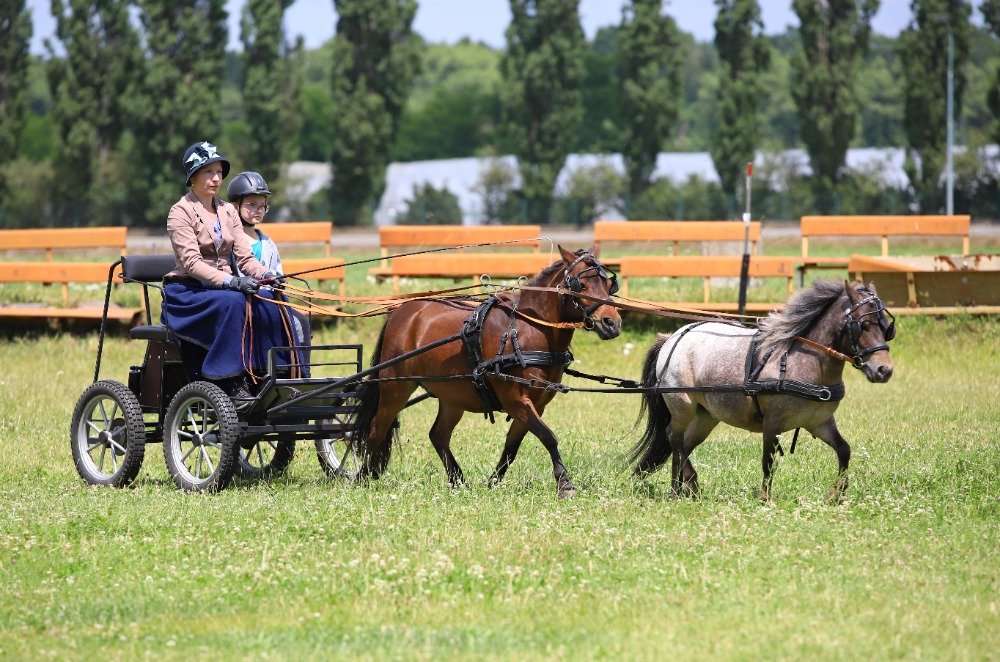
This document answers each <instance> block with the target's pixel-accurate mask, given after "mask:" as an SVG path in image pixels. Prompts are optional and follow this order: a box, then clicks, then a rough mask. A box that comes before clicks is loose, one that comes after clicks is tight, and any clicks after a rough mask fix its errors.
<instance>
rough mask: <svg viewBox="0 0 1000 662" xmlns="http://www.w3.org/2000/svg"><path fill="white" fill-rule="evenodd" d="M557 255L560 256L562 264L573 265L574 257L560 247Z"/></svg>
mask: <svg viewBox="0 0 1000 662" xmlns="http://www.w3.org/2000/svg"><path fill="white" fill-rule="evenodd" d="M559 254H560V255H562V259H563V262H565V263H566V264H573V262H575V261H576V256H575V255H573V254H572V253H570V252H569V251H568V250H566V249H565V248H563V247H562V246H559Z"/></svg>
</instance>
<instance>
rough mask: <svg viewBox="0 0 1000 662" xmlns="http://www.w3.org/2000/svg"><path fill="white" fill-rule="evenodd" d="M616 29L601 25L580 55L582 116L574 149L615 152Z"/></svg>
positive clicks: (617, 123) (618, 119)
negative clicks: (581, 68)
mask: <svg viewBox="0 0 1000 662" xmlns="http://www.w3.org/2000/svg"><path fill="white" fill-rule="evenodd" d="M618 30H619V28H618V27H616V26H609V27H603V28H600V29H599V30H598V31H597V34H596V35H595V36H594V41H592V42H591V43H590V44H588V46H587V49H586V51H585V52H584V55H583V71H584V74H583V80H582V81H581V83H580V97H581V102H582V104H583V119H582V120H581V122H580V129H579V138H578V140H577V147H576V151H578V152H581V153H591V154H593V153H600V152H617V151H618V145H619V140H618V138H619V133H620V132H621V128H620V127H621V116H620V114H619V111H620V109H619V107H618V103H616V101H615V99H616V98H617V96H618V69H617V66H618Z"/></svg>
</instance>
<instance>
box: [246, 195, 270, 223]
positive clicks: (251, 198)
mask: <svg viewBox="0 0 1000 662" xmlns="http://www.w3.org/2000/svg"><path fill="white" fill-rule="evenodd" d="M267 208H268V207H267V196H264V195H245V196H243V199H242V200H240V218H242V219H243V222H244V223H249V224H250V225H257V224H258V223H260V222H261V221H262V220H264V214H266V213H267Z"/></svg>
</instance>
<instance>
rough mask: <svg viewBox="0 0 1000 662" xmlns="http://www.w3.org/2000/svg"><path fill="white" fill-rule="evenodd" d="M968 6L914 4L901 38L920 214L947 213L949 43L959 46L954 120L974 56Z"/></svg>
mask: <svg viewBox="0 0 1000 662" xmlns="http://www.w3.org/2000/svg"><path fill="white" fill-rule="evenodd" d="M971 13H972V6H971V5H970V4H969V3H968V2H967V1H965V0H913V14H914V17H913V22H912V23H911V25H910V27H908V28H907V29H906V30H903V32H902V33H901V34H900V36H899V51H900V59H901V61H902V63H903V77H904V79H905V81H906V82H905V89H904V99H905V113H904V118H903V127H904V129H905V131H906V144H907V152H906V163H905V164H904V168H905V170H906V174H907V175H908V176H909V178H910V183H911V185H912V186H913V188H914V193H915V194H916V197H917V201H918V202H919V204H920V209H921V211H923V212H924V213H934V212H936V211H938V210H939V209H942V208H943V207H944V204H943V203H944V199H943V196H942V195H941V185H940V178H941V171H942V169H943V167H944V161H945V152H946V149H947V147H946V140H945V138H946V135H945V131H944V127H945V124H946V122H947V119H946V118H947V98H948V97H947V92H946V90H947V85H948V42H949V35H950V36H951V39H952V42H953V44H954V77H953V79H954V90H955V96H954V99H955V117H956V118H957V117H958V116H959V114H960V113H961V108H962V96H963V94H964V92H965V83H966V78H965V73H964V67H963V65H964V63H965V61H966V59H968V56H969V17H970V15H971Z"/></svg>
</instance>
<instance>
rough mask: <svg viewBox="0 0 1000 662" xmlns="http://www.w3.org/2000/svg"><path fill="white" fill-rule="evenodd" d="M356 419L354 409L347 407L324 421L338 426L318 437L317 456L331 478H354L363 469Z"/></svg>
mask: <svg viewBox="0 0 1000 662" xmlns="http://www.w3.org/2000/svg"><path fill="white" fill-rule="evenodd" d="M348 402H349V401H348ZM354 419H355V416H354V411H353V410H351V409H347V410H345V411H343V412H338V413H337V414H335V415H334V416H333V418H330V419H327V420H325V421H323V422H324V423H325V424H327V425H330V424H332V425H334V426H335V427H337V428H338V430H336V431H334V432H331V433H329V435H328V436H324V437H321V438H318V439H316V457H317V458H318V459H319V465H320V466H321V467H323V471H324V473H326V475H327V476H329V477H330V478H346V479H347V480H353V479H354V478H356V477H357V475H358V471H359V470H360V469H361V459H360V457H359V455H358V449H357V448H356V447H355V445H354Z"/></svg>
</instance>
